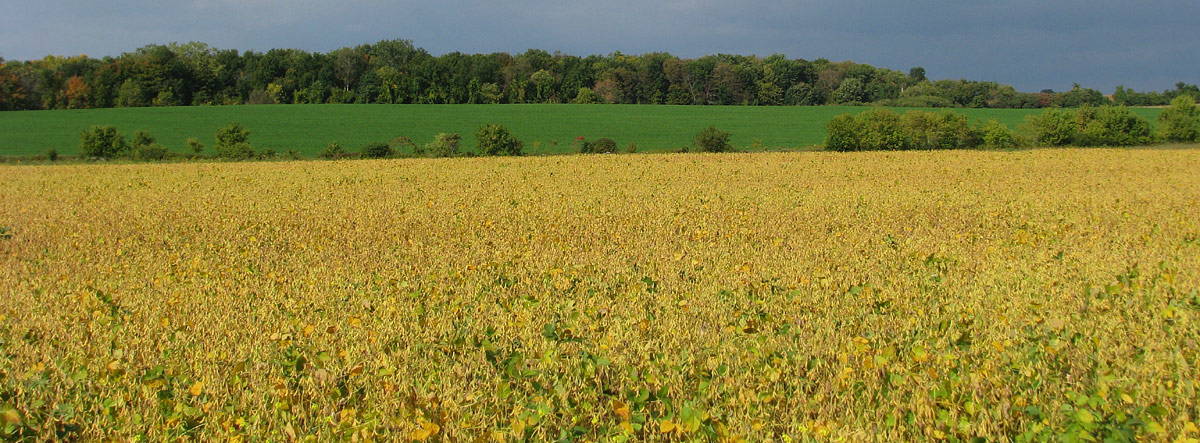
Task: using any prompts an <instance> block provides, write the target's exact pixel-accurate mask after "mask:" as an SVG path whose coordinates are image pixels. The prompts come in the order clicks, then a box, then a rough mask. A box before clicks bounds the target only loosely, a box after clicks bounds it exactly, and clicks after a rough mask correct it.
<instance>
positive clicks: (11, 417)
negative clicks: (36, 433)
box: [0, 408, 21, 425]
mask: <svg viewBox="0 0 1200 443" xmlns="http://www.w3.org/2000/svg"><path fill="white" fill-rule="evenodd" d="M0 419H3V422H4V423H7V424H10V425H19V424H21V413H20V412H17V410H16V409H12V408H7V409H5V410H4V412H0Z"/></svg>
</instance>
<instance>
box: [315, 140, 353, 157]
mask: <svg viewBox="0 0 1200 443" xmlns="http://www.w3.org/2000/svg"><path fill="white" fill-rule="evenodd" d="M345 153H346V148H343V147H342V144H341V143H338V142H333V143H330V144H328V145H326V146H325V150H323V151H321V153H320V154H317V156H318V157H321V158H326V159H333V158H338V157H341V156H342V155H344V154H345Z"/></svg>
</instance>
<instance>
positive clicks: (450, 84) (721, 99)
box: [0, 40, 1200, 110]
mask: <svg viewBox="0 0 1200 443" xmlns="http://www.w3.org/2000/svg"><path fill="white" fill-rule="evenodd" d="M1179 95H1191V96H1193V97H1194V98H1197V99H1200V89H1198V88H1197V87H1196V85H1189V84H1185V83H1178V84H1177V85H1176V89H1175V90H1167V91H1163V92H1161V93H1159V92H1148V93H1144V92H1137V91H1133V90H1129V89H1126V88H1124V87H1118V88H1117V90H1116V92H1115V93H1114V94H1113V96H1112V98H1109V97H1106V96H1104V95H1103V94H1101V93H1100V92H1099V91H1096V90H1093V89H1087V88H1081V87H1079V86H1078V85H1076V86H1075V87H1074V88H1073V89H1071V90H1070V91H1066V92H1054V91H1051V90H1044V91H1041V92H1037V93H1029V92H1019V91H1017V90H1015V89H1014V88H1013V87H1012V86H1009V85H1004V84H999V83H995V82H988V81H972V80H965V79H961V80H935V81H931V80H929V79H928V78H926V74H925V70H924V69H923V68H921V67H914V68H912V69H910V70H909V71H908V72H907V73H904V72H900V71H896V70H891V69H884V68H876V67H873V66H871V65H867V64H861V63H854V62H850V61H844V62H832V61H829V60H826V59H816V60H811V61H809V60H803V59H790V58H787V57H786V56H784V55H779V54H777V55H771V56H768V57H757V56H743V55H728V54H719V55H709V56H704V57H700V58H696V59H681V58H679V57H676V56H673V55H671V54H668V53H661V52H660V53H650V54H642V55H627V54H622V53H620V52H616V53H612V54H609V55H607V56H601V55H590V56H586V57H579V56H574V55H567V54H562V53H557V52H556V53H549V52H546V51H543V50H537V49H530V50H528V51H526V52H525V53H522V54H515V55H514V54H507V53H492V54H463V53H459V52H452V53H449V54H445V55H441V56H433V55H431V54H429V52H427V51H425V50H424V49H421V48H418V47H416V46H413V44H412V43H411V42H409V41H406V40H389V41H381V42H378V43H375V44H367V45H360V46H357V47H353V48H342V49H338V50H334V51H331V52H329V53H319V52H307V51H303V50H297V49H272V50H270V51H267V52H265V53H261V52H255V51H246V52H244V53H243V52H239V51H237V50H233V49H216V48H212V47H210V46H208V45H207V44H204V43H197V42H192V43H187V44H178V43H172V44H168V45H150V46H145V47H142V48H139V49H138V50H137V51H134V52H130V53H124V54H121V55H120V56H118V57H104V58H99V59H97V58H91V57H88V56H86V55H81V56H76V57H60V56H47V57H45V58H42V59H40V60H31V61H8V62H5V61H4V59H3V58H0V110H27V109H81V108H108V107H140V106H187V105H234V104H269V103H638V104H674V105H822V104H832V103H836V104H877V105H887V106H922V107H975V108H982V107H991V108H1034V107H1054V106H1064V107H1074V106H1079V105H1082V104H1091V105H1103V104H1112V103H1114V102H1115V104H1127V105H1134V106H1146V105H1165V104H1167V103H1168V102H1170V100H1171V99H1172V98H1174V97H1177V96H1179Z"/></svg>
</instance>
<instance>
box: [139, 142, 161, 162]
mask: <svg viewBox="0 0 1200 443" xmlns="http://www.w3.org/2000/svg"><path fill="white" fill-rule="evenodd" d="M132 151H133V158H134V159H135V160H162V159H164V158H167V156H168V155H170V153H171V152H170V151H168V150H167V147H166V146H163V145H160V144H158V143H155V142H151V143H149V144H142V145H139V146H137V147H134V148H133V149H132Z"/></svg>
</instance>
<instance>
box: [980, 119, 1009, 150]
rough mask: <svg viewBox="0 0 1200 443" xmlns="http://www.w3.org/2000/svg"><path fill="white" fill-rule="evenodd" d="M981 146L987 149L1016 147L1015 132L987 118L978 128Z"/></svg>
mask: <svg viewBox="0 0 1200 443" xmlns="http://www.w3.org/2000/svg"><path fill="white" fill-rule="evenodd" d="M979 132H980V138H981V139H982V142H983V144H982V146H983V147H984V148H988V149H1011V148H1015V147H1017V138H1016V134H1014V133H1013V131H1012V130H1011V129H1008V127H1007V126H1004V125H1003V124H1002V123H1000V122H998V121H996V120H988V121H987V123H984V124H983V127H982V128H980V129H979Z"/></svg>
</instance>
